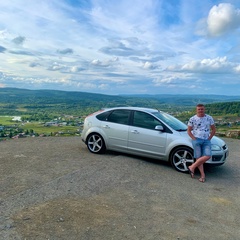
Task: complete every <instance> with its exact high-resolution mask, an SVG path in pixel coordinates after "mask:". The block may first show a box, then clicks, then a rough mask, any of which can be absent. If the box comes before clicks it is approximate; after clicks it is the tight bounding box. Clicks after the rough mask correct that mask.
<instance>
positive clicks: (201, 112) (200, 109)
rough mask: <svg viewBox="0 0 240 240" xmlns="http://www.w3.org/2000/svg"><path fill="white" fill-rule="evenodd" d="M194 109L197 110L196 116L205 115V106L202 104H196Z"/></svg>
mask: <svg viewBox="0 0 240 240" xmlns="http://www.w3.org/2000/svg"><path fill="white" fill-rule="evenodd" d="M196 110H197V116H198V117H204V115H205V107H204V105H203V104H198V105H197V106H196Z"/></svg>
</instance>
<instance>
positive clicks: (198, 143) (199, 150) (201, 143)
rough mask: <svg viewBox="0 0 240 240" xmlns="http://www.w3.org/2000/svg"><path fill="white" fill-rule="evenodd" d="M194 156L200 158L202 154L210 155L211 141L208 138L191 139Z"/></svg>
mask: <svg viewBox="0 0 240 240" xmlns="http://www.w3.org/2000/svg"><path fill="white" fill-rule="evenodd" d="M192 144H193V150H194V158H200V157H202V156H212V151H211V141H210V140H208V139H201V138H196V140H193V141H192Z"/></svg>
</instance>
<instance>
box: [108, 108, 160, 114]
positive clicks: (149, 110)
mask: <svg viewBox="0 0 240 240" xmlns="http://www.w3.org/2000/svg"><path fill="white" fill-rule="evenodd" d="M118 109H123V110H124V109H125V110H136V111H143V112H150V113H152V112H158V110H157V109H154V108H145V107H113V108H106V109H104V111H111V110H118Z"/></svg>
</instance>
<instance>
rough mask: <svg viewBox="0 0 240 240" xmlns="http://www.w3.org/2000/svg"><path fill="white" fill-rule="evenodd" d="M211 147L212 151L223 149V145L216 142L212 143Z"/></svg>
mask: <svg viewBox="0 0 240 240" xmlns="http://www.w3.org/2000/svg"><path fill="white" fill-rule="evenodd" d="M211 148H212V151H221V147H220V146H218V145H216V144H212V145H211Z"/></svg>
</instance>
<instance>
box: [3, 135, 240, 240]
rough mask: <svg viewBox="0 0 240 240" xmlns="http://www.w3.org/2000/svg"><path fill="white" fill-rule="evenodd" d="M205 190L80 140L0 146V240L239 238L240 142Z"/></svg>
mask: <svg viewBox="0 0 240 240" xmlns="http://www.w3.org/2000/svg"><path fill="white" fill-rule="evenodd" d="M225 140H226V142H227V143H228V145H229V148H230V155H229V158H228V161H227V163H226V164H225V165H224V166H221V167H216V168H210V169H207V170H206V177H207V180H206V182H205V183H200V182H199V181H198V180H197V178H196V179H191V178H190V176H189V175H188V174H183V173H179V172H177V171H175V170H174V169H173V168H171V166H170V165H168V164H166V163H162V162H155V161H150V160H147V159H143V158H139V157H131V156H127V155H122V154H119V153H113V152H108V153H107V154H104V155H94V154H91V153H90V152H88V150H87V148H86V146H85V145H84V144H83V143H82V142H81V140H80V137H65V138H64V137H59V138H58V137H55V138H54V137H51V138H25V139H17V140H11V141H5V142H0V150H1V155H0V239H7V240H11V239H14V240H17V239H33V240H42V239H50V240H59V239H64V240H65V239H67V240H75V239H76V240H78V239H79V240H98V239H99V240H110V239H113V240H122V239H130V240H138V239H141V240H145V239H146V240H148V239H151V240H158V239H167V240H169V239H170V240H171V239H184V240H190V239H198V240H201V239H204V240H205V239H217V240H221V239H222V240H226V239H231V240H235V239H239V236H240V230H239V226H240V217H239V210H240V191H239V190H240V189H239V186H240V158H239V146H240V141H239V140H233V139H225Z"/></svg>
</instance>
